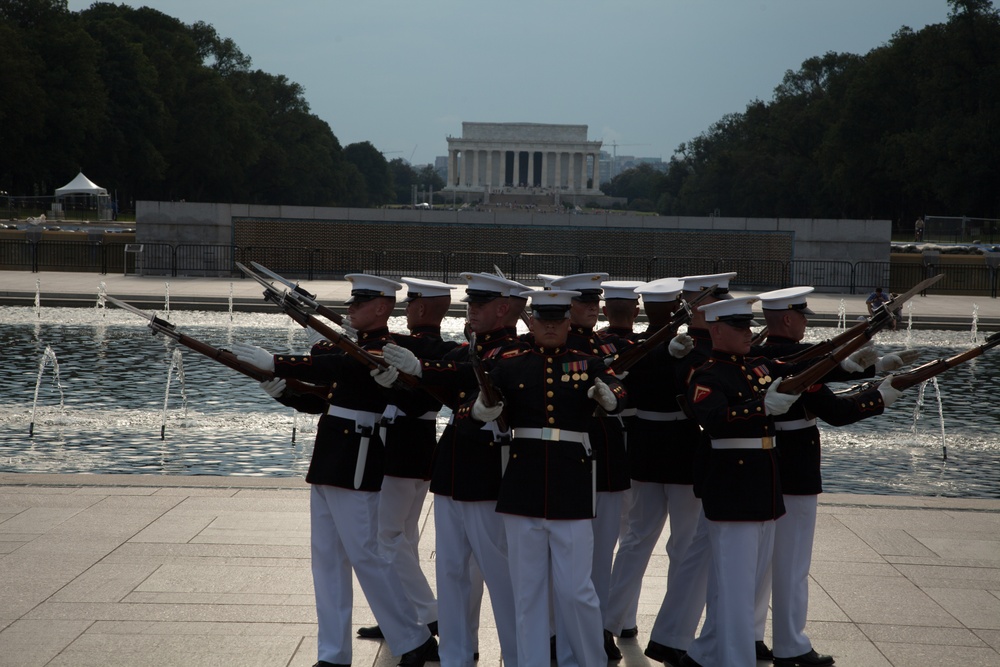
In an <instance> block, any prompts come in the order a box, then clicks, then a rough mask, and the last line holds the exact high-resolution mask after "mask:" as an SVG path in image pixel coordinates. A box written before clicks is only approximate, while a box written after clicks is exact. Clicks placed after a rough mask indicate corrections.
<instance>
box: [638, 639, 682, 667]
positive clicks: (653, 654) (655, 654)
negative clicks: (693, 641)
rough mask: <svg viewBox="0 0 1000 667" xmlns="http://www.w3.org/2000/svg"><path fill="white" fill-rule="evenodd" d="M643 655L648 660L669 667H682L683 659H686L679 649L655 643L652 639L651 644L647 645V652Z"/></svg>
mask: <svg viewBox="0 0 1000 667" xmlns="http://www.w3.org/2000/svg"><path fill="white" fill-rule="evenodd" d="M643 653H645V654H646V657H647V658H652V659H653V660H655V661H657V662H662V663H663V664H665V665H668V667H680V664H681V658H683V657H684V651H682V650H680V649H679V648H674V647H672V646H664V645H663V644H660V643H659V642H654V641H653V640H652V639H651V640H649V644H647V645H646V650H645V651H643Z"/></svg>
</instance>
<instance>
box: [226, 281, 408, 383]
mask: <svg viewBox="0 0 1000 667" xmlns="http://www.w3.org/2000/svg"><path fill="white" fill-rule="evenodd" d="M236 266H237V267H238V268H239V270H240V271H242V272H243V273H245V274H246V275H247V276H249V277H251V278H253V279H254V280H256V281H257V282H258V283H260V284H261V286H262V287H263V288H264V300H265V301H270V302H271V303H273V304H274V305H276V306H277V307H278V308H280V309H281V310H282V311H284V313H285V314H286V315H288V316H289V317H291V318H292V319H293V320H295V321H296V322H298V323H299V324H300V325H301V326H303V327H312V328H313V329H315V330H316V331H317V332H318V333H319V334H321V335H322V336H323V337H324V338H326V339H327V340H329V341H330V342H331V343H333V344H334V345H336V346H337V347H339V348H340V349H341V350H343V351H344V352H345V353H347V354H348V356H350V357H351V358H353V359H354V360H355V361H357V362H359V363H360V364H361V365H362V366H364V367H365V368H368V369H370V370H375V369H376V368H377V369H380V370H384V369H386V368H388V367H389V364H387V363H385V361H384V360H383V359H381V358H379V357H376V356H375V355H374V354H372V353H371V352H369V351H368V350H366V349H364V348H363V347H361V346H360V345H358V344H357V343H355V342H354V341H353V340H351V339H349V338H348V337H347V336H343V335H341V334H339V333H337V332H336V331H335V330H334V329H333V328H331V327H330V326H329V325H327V324H325V323H324V322H321V321H320V320H318V319H317V318H316V316H315V315H313V314H312V313H311V312H310V311H313V312H315V308H313V307H312V306H310V305H308V304H307V303H306V302H304V301H303V300H302V298H301V295H299V296H293V295H292V294H291V293H290V292H288V290H284V291H281V292H279V291H278V289H277V288H276V287H275V286H274V285H272V284H271V283H269V282H267V281H266V280H264V279H263V278H262V277H260V276H259V275H257V274H256V273H254V272H253V271H251V270H250V269H248V268H247V267H246V266H244V265H243V264H240V263H239V262H236ZM399 380H400V381H401V382H402V383H404V384H406V385H409V386H411V387H415V386H417V384H418V380H417V378H415V377H413V376H412V375H408V374H406V373H400V374H399Z"/></svg>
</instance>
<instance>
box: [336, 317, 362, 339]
mask: <svg viewBox="0 0 1000 667" xmlns="http://www.w3.org/2000/svg"><path fill="white" fill-rule="evenodd" d="M340 328H341V329H343V330H344V333H346V334H347V335H348V336H350V337H351V338H354V339H355V340H357V339H358V330H357V329H355V328H354V327H352V326H351V316H350V315H344V318H343V320H342V324H341V325H340Z"/></svg>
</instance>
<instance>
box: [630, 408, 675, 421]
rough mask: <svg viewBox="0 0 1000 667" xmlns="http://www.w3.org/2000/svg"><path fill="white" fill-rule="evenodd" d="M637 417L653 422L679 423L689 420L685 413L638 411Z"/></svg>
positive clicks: (636, 412)
mask: <svg viewBox="0 0 1000 667" xmlns="http://www.w3.org/2000/svg"><path fill="white" fill-rule="evenodd" d="M635 416H636V417H638V418H639V419H645V420H646V421H651V422H679V421H681V420H682V419H687V415H685V414H684V413H683V412H653V411H652V410H636V411H635Z"/></svg>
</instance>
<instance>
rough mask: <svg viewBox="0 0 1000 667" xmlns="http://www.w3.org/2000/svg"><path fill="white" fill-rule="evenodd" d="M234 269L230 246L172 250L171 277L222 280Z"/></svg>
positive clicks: (205, 246)
mask: <svg viewBox="0 0 1000 667" xmlns="http://www.w3.org/2000/svg"><path fill="white" fill-rule="evenodd" d="M235 268H236V266H235V264H234V263H233V246H231V245H179V246H177V247H176V248H175V249H174V270H173V272H172V274H171V275H175V276H176V275H178V274H180V275H188V276H212V277H216V278H222V277H225V276H230V275H232V274H233V271H234V270H235Z"/></svg>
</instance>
